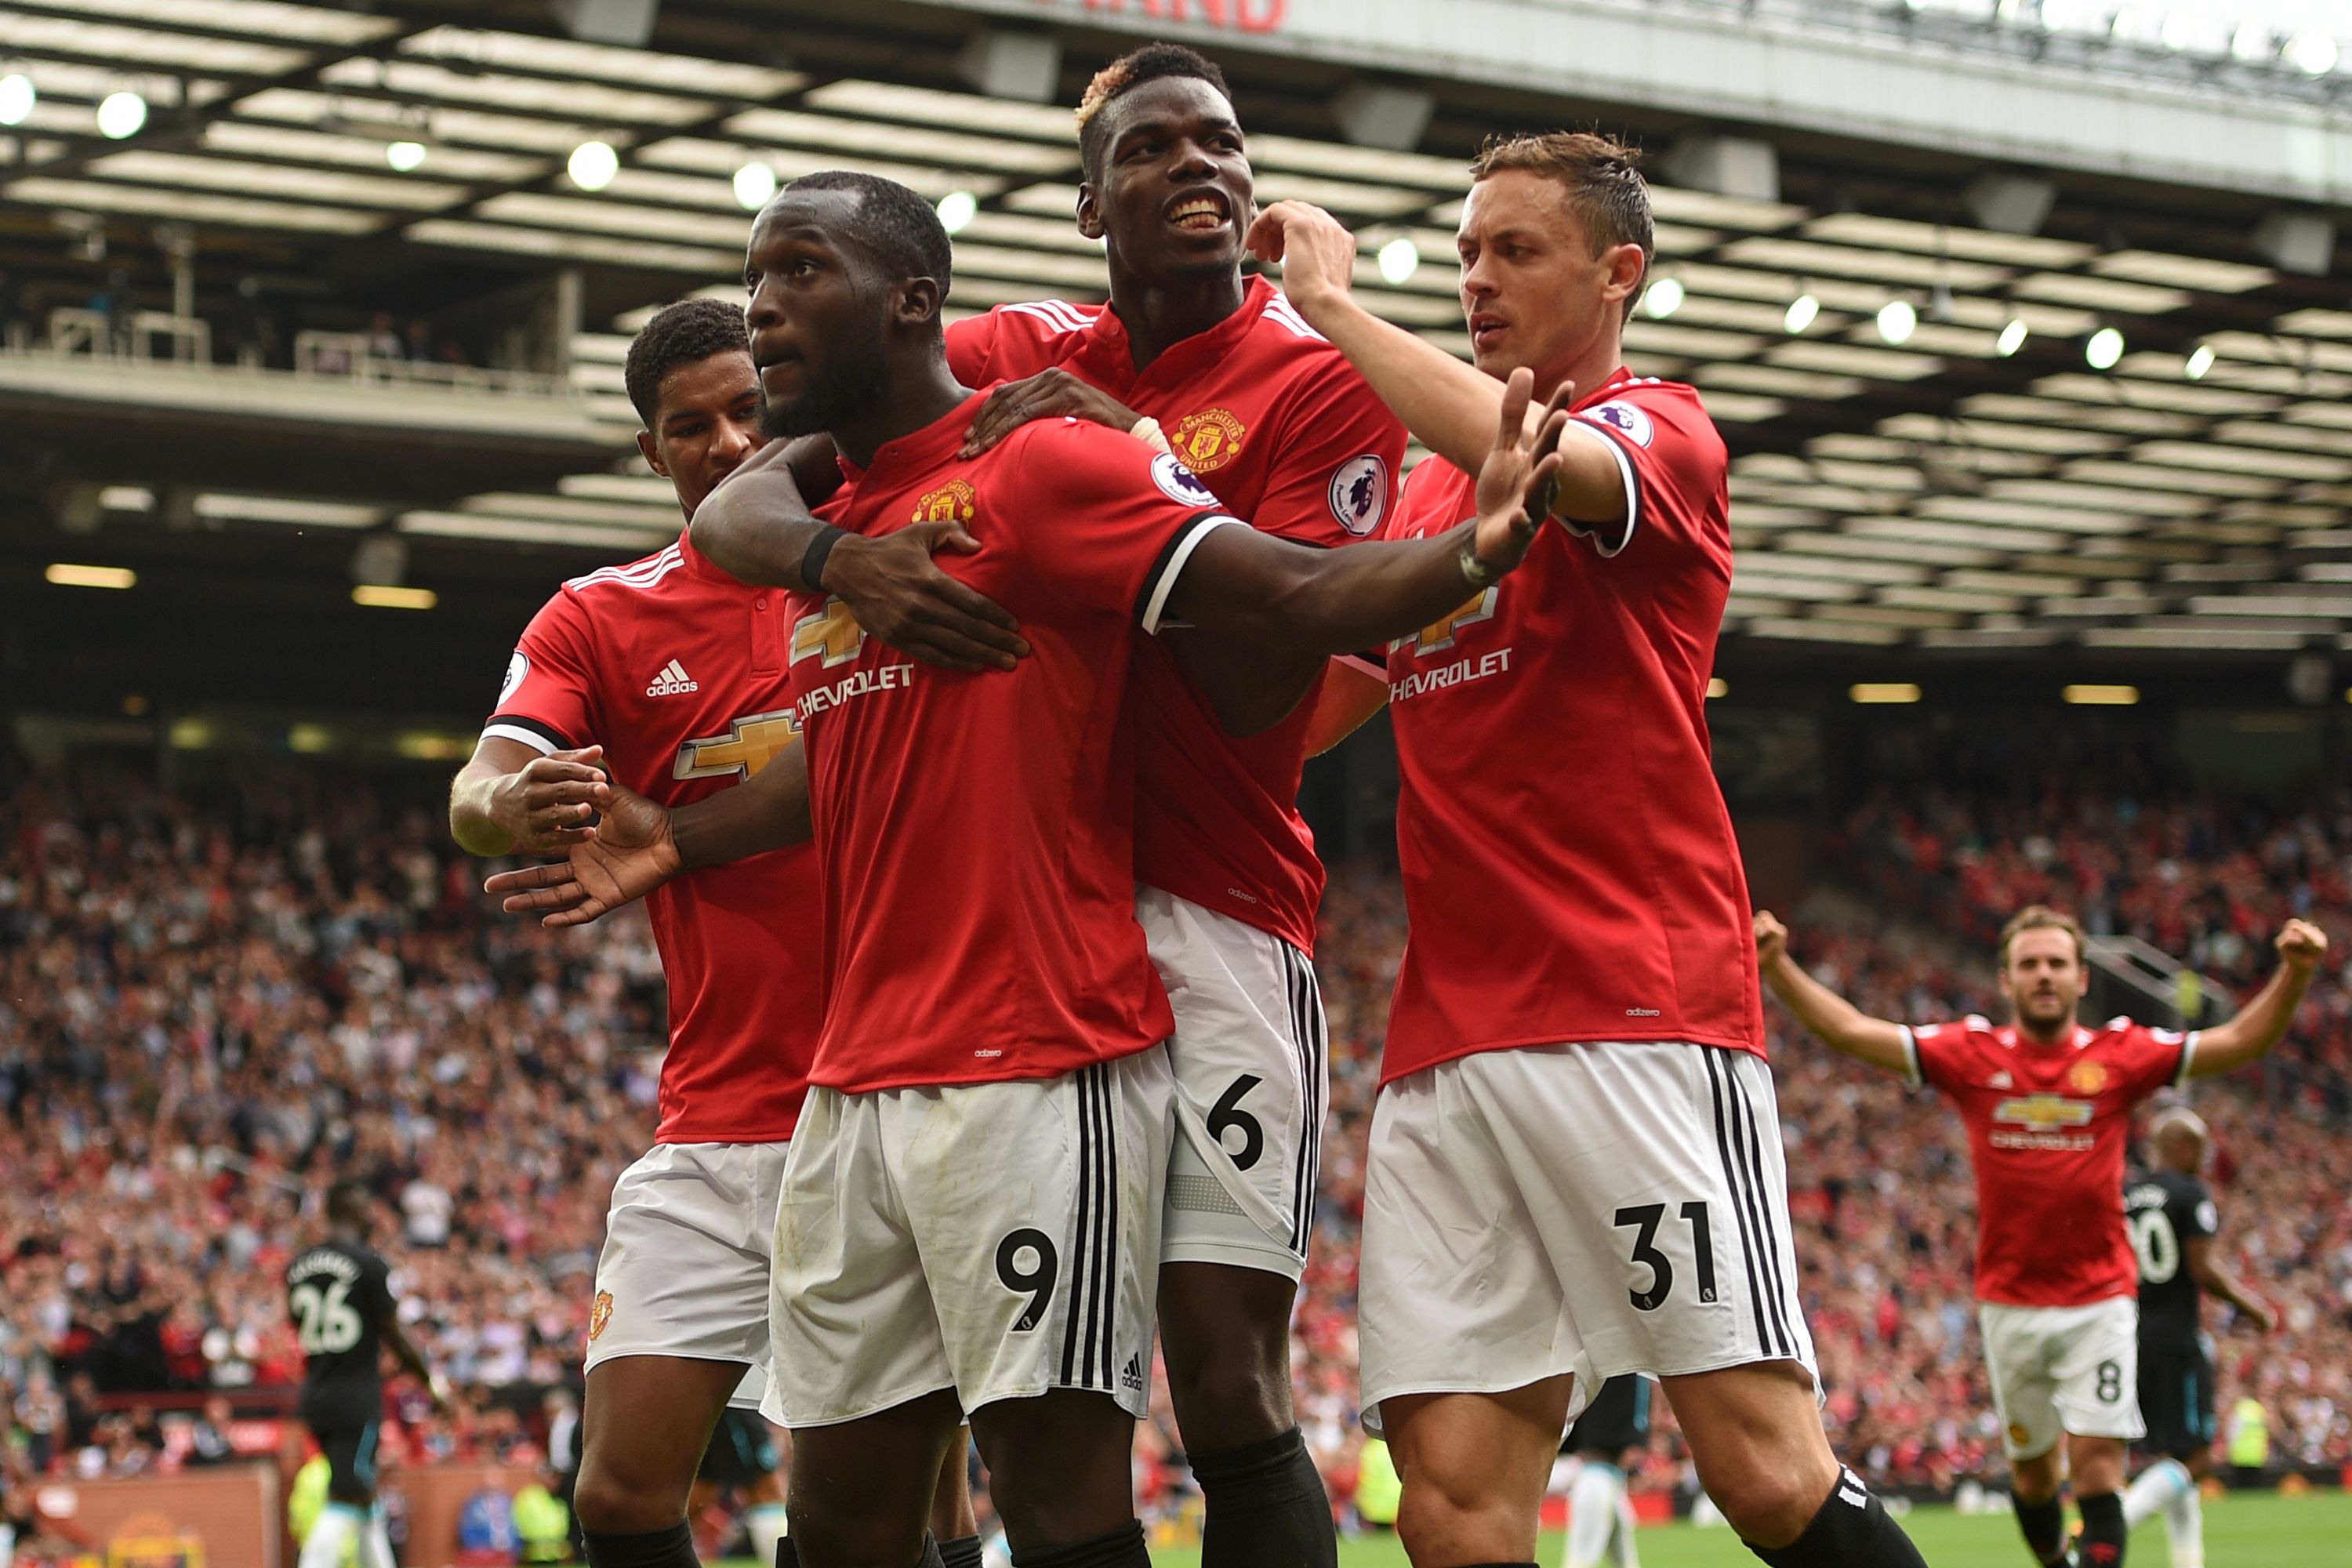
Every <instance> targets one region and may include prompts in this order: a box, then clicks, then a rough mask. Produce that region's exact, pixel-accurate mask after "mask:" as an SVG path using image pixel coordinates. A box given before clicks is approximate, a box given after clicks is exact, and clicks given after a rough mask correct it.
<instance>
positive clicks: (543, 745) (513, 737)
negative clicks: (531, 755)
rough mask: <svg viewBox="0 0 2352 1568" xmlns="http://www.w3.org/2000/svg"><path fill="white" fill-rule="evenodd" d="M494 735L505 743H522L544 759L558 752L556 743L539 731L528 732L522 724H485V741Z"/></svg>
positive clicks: (483, 734)
mask: <svg viewBox="0 0 2352 1568" xmlns="http://www.w3.org/2000/svg"><path fill="white" fill-rule="evenodd" d="M493 735H496V736H498V737H499V739H500V740H503V741H520V742H522V743H523V744H524V745H526V746H529V747H530V749H531V750H532V751H534V752H538V753H539V754H540V755H541V756H542V757H544V756H551V755H552V754H554V752H556V751H557V750H558V748H557V746H556V744H555V742H552V741H551V740H549V739H548V738H547V737H546V736H544V735H542V734H541V733H540V732H539V731H536V730H526V729H524V728H523V727H522V726H521V725H520V724H485V725H483V726H482V739H483V740H485V741H487V740H488V739H489V738H490V737H491V736H493Z"/></svg>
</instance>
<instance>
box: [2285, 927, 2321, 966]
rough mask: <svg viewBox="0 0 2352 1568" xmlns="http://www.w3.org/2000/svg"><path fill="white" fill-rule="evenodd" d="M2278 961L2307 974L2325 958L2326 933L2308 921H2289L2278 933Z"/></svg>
mask: <svg viewBox="0 0 2352 1568" xmlns="http://www.w3.org/2000/svg"><path fill="white" fill-rule="evenodd" d="M2278 952H2279V960H2280V962H2282V963H2284V964H2285V965H2286V966H2287V967H2288V968H2289V969H2294V970H2298V971H2300V972H2302V973H2305V974H2308V973H2311V972H2312V971H2313V970H2315V969H2316V968H2318V967H2319V962H2320V960H2322V959H2324V958H2326V956H2327V933H2326V931H2322V930H2320V929H2319V928H2318V927H2317V926H2315V925H2314V924H2312V923H2311V922H2310V921H2287V922H2286V925H2285V927H2284V929H2282V930H2281V931H2279V933H2278Z"/></svg>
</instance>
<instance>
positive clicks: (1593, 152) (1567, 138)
mask: <svg viewBox="0 0 2352 1568" xmlns="http://www.w3.org/2000/svg"><path fill="white" fill-rule="evenodd" d="M1505 169H1525V170H1527V171H1528V172H1529V173H1530V174H1541V175H1543V176H1545V177H1546V178H1547V179H1551V180H1556V181H1558V182H1559V184H1560V187H1561V189H1562V190H1564V191H1565V192H1567V194H1568V210H1569V211H1570V212H1572V213H1574V214H1575V215H1576V216H1577V218H1578V220H1579V221H1580V222H1581V223H1582V224H1583V225H1584V229H1585V234H1586V236H1587V237H1588V238H1590V239H1591V243H1592V254H1593V255H1594V256H1596V257H1597V256H1599V255H1600V254H1601V252H1602V251H1604V250H1606V249H1608V248H1609V247H1611V246H1612V245H1638V246H1640V247H1642V271H1643V280H1644V281H1645V282H1646V281H1647V279H1648V274H1649V269H1650V261H1651V258H1654V256H1656V255H1657V250H1658V239H1657V229H1656V226H1655V225H1654V223H1653V222H1652V221H1651V217H1650V185H1649V182H1648V181H1646V180H1644V179H1643V178H1642V150H1641V149H1640V148H1638V147H1633V146H1629V145H1628V144H1626V143H1625V142H1620V141H1618V140H1617V139H1616V138H1615V137H1613V136H1600V135H1595V134H1594V133H1593V132H1589V131H1552V132H1546V133H1544V134H1542V135H1518V136H1495V137H1490V138H1488V139H1487V142H1486V146H1484V147H1482V148H1480V149H1479V151H1478V157H1477V160H1476V161H1475V163H1472V164H1471V165H1470V178H1471V180H1472V182H1473V183H1475V182H1476V181H1479V180H1483V179H1485V178H1486V176H1487V175H1489V174H1499V173H1501V172H1502V171H1503V170H1505ZM1641 296H1642V290H1641V289H1634V290H1633V292H1632V293H1631V294H1628V295H1626V296H1625V319H1626V320H1627V321H1631V320H1632V319H1633V301H1634V300H1638V299H1640V298H1641Z"/></svg>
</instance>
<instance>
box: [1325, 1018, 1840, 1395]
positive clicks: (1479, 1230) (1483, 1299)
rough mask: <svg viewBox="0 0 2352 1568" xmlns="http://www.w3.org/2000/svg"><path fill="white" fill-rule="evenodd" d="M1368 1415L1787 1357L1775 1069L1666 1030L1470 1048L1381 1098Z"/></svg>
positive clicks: (1364, 1300) (1367, 1209) (1799, 1349)
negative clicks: (1402, 1406) (1388, 1402)
mask: <svg viewBox="0 0 2352 1568" xmlns="http://www.w3.org/2000/svg"><path fill="white" fill-rule="evenodd" d="M1358 1301H1359V1316H1360V1335H1361V1357H1362V1367H1363V1399H1362V1405H1363V1411H1364V1425H1365V1426H1366V1427H1367V1428H1368V1429H1369V1430H1370V1431H1372V1432H1374V1433H1378V1432H1379V1431H1380V1429H1381V1427H1380V1402H1381V1400H1383V1399H1390V1398H1393V1397H1395V1396H1397V1395H1399V1394H1447V1393H1475V1394H1498V1393H1502V1392H1505V1391H1507V1390H1509V1389H1514V1388H1524V1387H1526V1386H1527V1385H1528V1384H1533V1383H1538V1382H1540V1381H1542V1380H1543V1379H1545V1378H1549V1377H1554V1376H1557V1375H1559V1374H1560V1373H1573V1374H1574V1375H1575V1378H1576V1388H1575V1393H1574V1395H1573V1397H1572V1398H1571V1400H1570V1411H1569V1417H1570V1420H1571V1421H1572V1420H1573V1419H1574V1418H1575V1417H1576V1415H1578V1414H1579V1413H1580V1412H1581V1411H1582V1409H1583V1408H1584V1405H1585V1403H1586V1401H1587V1400H1588V1399H1589V1398H1590V1397H1591V1394H1593V1392H1594V1391H1596V1390H1598V1389H1599V1388H1600V1387H1601V1384H1603V1383H1605V1382H1606V1381H1608V1380H1609V1379H1610V1378H1612V1377H1614V1376H1616V1375H1618V1374H1619V1373H1629V1372H1639V1373H1648V1374H1650V1375H1651V1376H1653V1377H1675V1376H1679V1375H1682V1374H1685V1373H1701V1372H1715V1371H1719V1370H1721V1369H1723V1368H1726V1367H1733V1366H1745V1365H1748V1364H1751V1363H1759V1362H1767V1361H1793V1362H1796V1363H1800V1364H1801V1365H1802V1366H1803V1367H1804V1368H1805V1370H1806V1371H1807V1372H1808V1373H1811V1374H1813V1377H1814V1381H1815V1384H1816V1385H1818V1384H1819V1381H1820V1377H1819V1373H1818V1370H1817V1369H1816V1367H1815V1365H1814V1361H1813V1343H1812V1336H1811V1333H1809V1332H1808V1331H1807V1330H1806V1327H1805V1318H1804V1313H1803V1310H1801V1307H1800V1305H1799V1301H1798V1293H1797V1258H1796V1253H1795V1251H1794V1249H1793V1247H1791V1246H1790V1226H1789V1197H1788V1173H1787V1168H1786V1165H1785V1164H1784V1163H1783V1159H1782V1152H1781V1148H1780V1117H1779V1114H1778V1111H1777V1110H1776V1109H1775V1107H1774V1104H1773V1099H1772V1073H1771V1069H1770V1068H1768V1067H1767V1066H1766V1065H1765V1064H1764V1062H1763V1061H1762V1059H1761V1058H1757V1057H1755V1056H1752V1055H1749V1054H1748V1053H1747V1052H1744V1051H1729V1050H1720V1049H1717V1048H1715V1047H1706V1046H1694V1045H1683V1044H1675V1043H1663V1044H1662V1043H1654V1042H1653V1043H1642V1044H1630V1045H1628V1044H1577V1045H1559V1046H1538V1047H1519V1048H1516V1049H1511V1050H1497V1051H1482V1052H1479V1053H1477V1054H1475V1055H1473V1056H1467V1057H1463V1058H1457V1059H1456V1060H1454V1061H1450V1062H1444V1063H1442V1064H1440V1065H1439V1066H1437V1067H1434V1068H1429V1069H1427V1070H1426V1071H1423V1072H1418V1073H1414V1074H1412V1075H1411V1076H1410V1077H1407V1078H1403V1079H1398V1080H1397V1081H1395V1082H1394V1083H1391V1084H1390V1085H1388V1086H1387V1087H1386V1088H1385V1089H1381V1096H1380V1100H1379V1102H1378V1103H1377V1104H1376V1105H1375V1107H1374V1108H1373V1111H1372V1135H1371V1146H1370V1152H1369V1154H1368V1156H1367V1159H1366V1164H1365V1174H1364V1236H1363V1265H1362V1273H1361V1278H1360V1283H1359V1289H1358Z"/></svg>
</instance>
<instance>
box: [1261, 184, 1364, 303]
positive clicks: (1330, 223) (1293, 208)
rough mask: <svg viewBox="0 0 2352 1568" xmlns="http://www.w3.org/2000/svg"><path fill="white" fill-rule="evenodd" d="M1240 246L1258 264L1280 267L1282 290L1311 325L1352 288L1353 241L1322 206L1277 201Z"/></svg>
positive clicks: (1353, 281) (1352, 236) (1353, 270)
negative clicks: (1262, 262) (1263, 262)
mask: <svg viewBox="0 0 2352 1568" xmlns="http://www.w3.org/2000/svg"><path fill="white" fill-rule="evenodd" d="M1243 243H1244V244H1245V245H1246V246H1248V247H1249V253H1250V254H1251V255H1252V256H1255V257H1256V258H1258V259H1259V260H1260V261H1278V262H1280V263H1282V291H1283V292H1284V293H1285V294H1286V295H1288V296H1289V297H1290V302H1291V303H1292V304H1293V305H1295V306H1297V308H1298V310H1299V312H1300V313H1301V314H1302V315H1304V316H1305V317H1306V318H1307V321H1309V322H1310V323H1311V322H1312V321H1314V320H1315V313H1316V312H1317V311H1318V310H1322V309H1323V308H1324V307H1326V306H1328V305H1329V304H1331V303H1333V302H1334V301H1336V300H1343V299H1345V298H1347V295H1348V290H1349V289H1350V288H1352V287H1353V286H1354V284H1355V281H1356V237H1355V236H1354V235H1352V234H1349V232H1348V231H1347V229H1346V228H1345V227H1344V226H1341V224H1340V222H1339V219H1338V218H1335V217H1333V216H1331V215H1330V214H1329V213H1327V212H1325V211H1324V210H1323V209H1322V208H1321V207H1318V206H1309V205H1307V203H1305V202H1276V203H1275V204H1274V205H1272V206H1270V207H1268V208H1266V209H1265V211H1264V212H1261V213H1260V214H1258V215H1257V221H1256V222H1255V223H1254V224H1252V225H1250V231H1249V237H1248V238H1247V239H1245V240H1244V241H1243Z"/></svg>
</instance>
